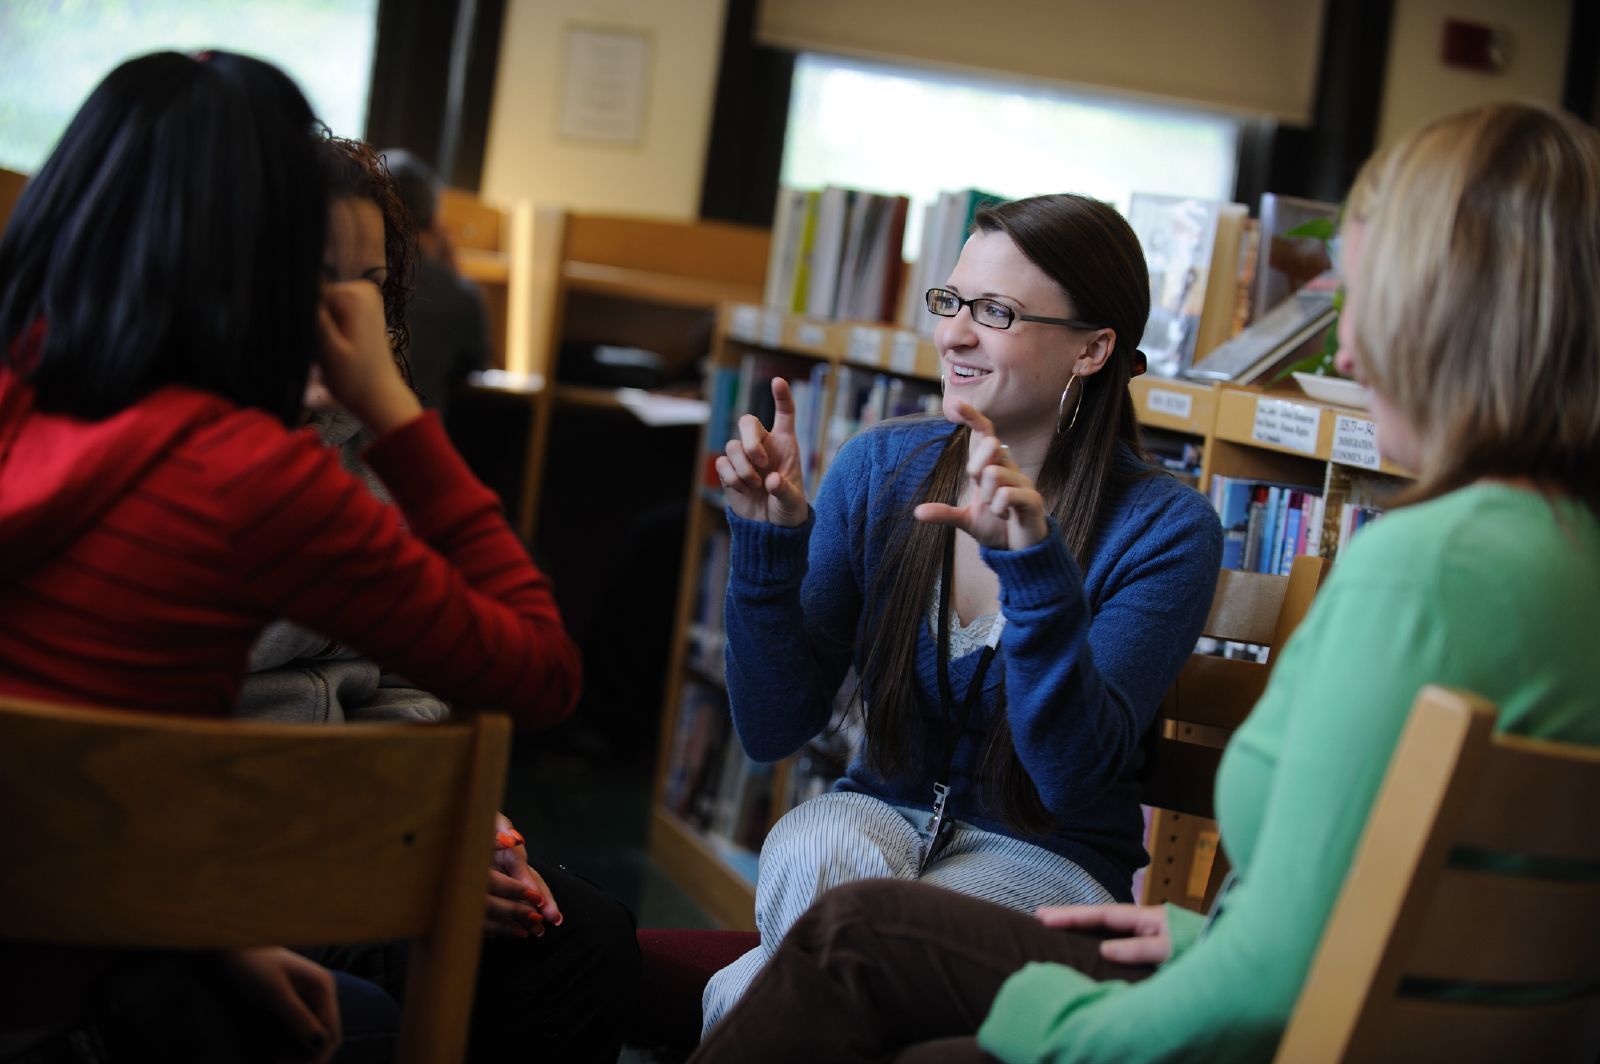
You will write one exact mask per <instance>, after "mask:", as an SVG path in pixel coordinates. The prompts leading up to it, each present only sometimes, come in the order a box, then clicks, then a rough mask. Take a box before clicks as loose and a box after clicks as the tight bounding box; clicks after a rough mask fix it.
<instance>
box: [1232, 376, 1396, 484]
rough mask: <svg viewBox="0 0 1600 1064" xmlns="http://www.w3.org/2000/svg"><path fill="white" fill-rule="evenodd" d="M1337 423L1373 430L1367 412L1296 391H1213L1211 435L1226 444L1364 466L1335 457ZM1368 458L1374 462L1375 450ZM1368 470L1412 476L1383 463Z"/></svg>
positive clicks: (1379, 461) (1346, 456)
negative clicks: (1214, 401)
mask: <svg viewBox="0 0 1600 1064" xmlns="http://www.w3.org/2000/svg"><path fill="white" fill-rule="evenodd" d="M1263 404H1266V405H1263ZM1341 419H1342V420H1343V421H1344V422H1346V423H1347V424H1348V423H1355V424H1356V425H1358V426H1360V427H1362V428H1367V427H1369V426H1374V425H1375V423H1374V421H1373V418H1372V414H1371V413H1370V412H1368V411H1366V410H1361V409H1359V408H1356V407H1348V406H1338V405H1335V404H1332V403H1324V402H1318V401H1317V400H1314V399H1308V398H1306V397H1305V396H1304V395H1302V394H1300V393H1297V392H1268V391H1264V390H1262V389H1259V388H1249V387H1242V386H1234V385H1223V386H1218V389H1217V412H1216V426H1215V429H1214V435H1215V438H1216V439H1218V440H1223V441H1226V442H1228V443H1235V444H1243V445H1245V446H1248V447H1254V448H1261V449H1264V450H1270V451H1278V452H1280V453H1283V454H1291V455H1297V456H1303V457H1305V458H1309V459H1312V460H1314V461H1316V462H1319V463H1321V462H1329V461H1341V456H1343V457H1344V459H1345V460H1344V461H1343V462H1342V464H1349V465H1358V466H1362V465H1363V463H1358V462H1352V461H1349V460H1348V459H1350V458H1352V457H1354V455H1351V454H1349V453H1348V449H1343V450H1341V452H1340V454H1339V455H1336V454H1335V448H1334V441H1335V432H1336V430H1337V428H1338V426H1339V423H1340V421H1341ZM1367 431H1368V432H1371V431H1372V430H1371V429H1367ZM1372 456H1373V457H1374V458H1377V451H1376V450H1375V449H1374V450H1373V451H1372ZM1368 468H1372V469H1376V470H1378V471H1380V472H1383V473H1388V474H1390V475H1392V476H1402V477H1403V476H1409V475H1410V474H1409V472H1408V471H1407V470H1405V469H1402V468H1401V467H1400V466H1397V465H1395V464H1394V463H1392V462H1389V461H1387V460H1385V459H1381V458H1379V459H1377V461H1376V464H1373V465H1371V466H1370V467H1368Z"/></svg>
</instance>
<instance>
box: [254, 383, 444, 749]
mask: <svg viewBox="0 0 1600 1064" xmlns="http://www.w3.org/2000/svg"><path fill="white" fill-rule="evenodd" d="M310 424H311V426H312V427H313V428H315V429H316V431H317V435H319V436H321V437H322V440H323V442H324V443H326V444H327V445H328V446H330V447H333V448H336V449H337V450H338V451H339V455H340V457H341V459H342V460H343V461H344V465H345V468H346V469H348V470H350V472H352V473H354V474H355V475H356V476H358V477H360V478H361V480H362V482H363V483H365V484H366V485H367V487H368V488H369V489H370V490H371V491H372V494H373V495H375V496H377V497H378V498H379V499H381V500H382V501H384V502H389V493H388V492H387V491H386V490H384V487H383V484H382V483H381V482H380V481H379V480H378V478H377V477H376V476H374V475H373V473H372V471H371V470H370V469H368V468H367V467H366V465H365V464H364V463H363V462H362V461H361V450H362V448H364V447H365V446H366V444H367V442H368V441H367V434H366V432H365V431H364V430H363V429H362V427H361V423H360V422H359V421H357V420H356V419H355V418H353V417H351V416H350V415H349V414H346V413H343V412H334V413H318V414H313V415H312V417H311V420H310ZM237 713H238V715H239V716H240V717H245V718H249V719H252V720H278V721H286V722H290V723H296V724H324V723H331V724H337V723H342V722H344V721H360V722H365V721H397V722H403V723H433V722H437V721H441V720H443V719H444V718H445V717H447V716H449V714H450V707H449V706H448V705H447V704H445V703H444V702H441V701H440V700H439V699H437V698H435V697H434V696H433V695H431V694H429V693H428V692H426V691H421V690H418V689H417V688H416V687H414V686H412V684H411V682H410V681H408V680H406V679H405V678H404V677H401V676H398V675H396V674H394V673H386V672H383V671H381V670H380V669H379V668H378V666H377V665H376V664H375V663H373V662H371V661H369V660H367V659H366V658H364V657H362V656H361V655H360V654H359V653H358V652H357V651H355V650H353V649H352V648H350V647H347V646H344V645H343V644H341V643H337V642H334V641H333V640H331V639H328V638H327V637H325V636H322V635H318V634H317V633H316V632H313V631H311V630H310V629H309V628H302V627H300V626H299V625H297V624H292V623H290V622H289V621H276V622H274V623H273V624H271V625H268V626H267V628H266V629H265V630H263V631H262V633H261V637H260V638H259V639H257V640H256V645H255V646H254V647H252V648H251V650H250V664H249V674H248V675H247V676H246V677H245V682H244V689H243V691H242V692H241V694H240V696H239V706H238V709H237Z"/></svg>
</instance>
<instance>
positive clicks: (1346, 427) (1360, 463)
mask: <svg viewBox="0 0 1600 1064" xmlns="http://www.w3.org/2000/svg"><path fill="white" fill-rule="evenodd" d="M1328 458H1329V460H1330V461H1334V462H1338V463H1340V464H1341V465H1348V466H1356V467H1357V468H1359V469H1377V468H1378V467H1379V466H1380V465H1382V464H1383V457H1382V455H1380V454H1379V453H1378V425H1377V423H1376V422H1374V421H1371V420H1369V419H1367V418H1364V417H1350V416H1349V415H1347V414H1339V415H1336V416H1335V417H1334V420H1333V450H1332V451H1330V452H1329V454H1328Z"/></svg>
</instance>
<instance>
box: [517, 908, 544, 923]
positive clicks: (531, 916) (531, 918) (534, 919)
mask: <svg viewBox="0 0 1600 1064" xmlns="http://www.w3.org/2000/svg"><path fill="white" fill-rule="evenodd" d="M522 918H523V919H524V920H526V921H528V923H530V924H533V925H535V926H538V925H540V924H543V923H544V914H543V913H541V912H536V911H534V910H533V909H529V910H527V911H526V912H524V913H523V914H522Z"/></svg>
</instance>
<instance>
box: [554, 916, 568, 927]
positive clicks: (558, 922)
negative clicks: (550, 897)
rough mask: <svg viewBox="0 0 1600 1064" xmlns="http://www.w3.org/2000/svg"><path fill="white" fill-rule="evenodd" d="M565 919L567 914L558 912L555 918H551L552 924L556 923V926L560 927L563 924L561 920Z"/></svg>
mask: <svg viewBox="0 0 1600 1064" xmlns="http://www.w3.org/2000/svg"><path fill="white" fill-rule="evenodd" d="M565 919H566V917H565V916H562V915H561V914H560V913H556V918H555V919H554V920H551V921H550V922H551V923H552V924H554V925H555V926H557V927H560V926H561V922H562V921H563V920H565Z"/></svg>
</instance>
